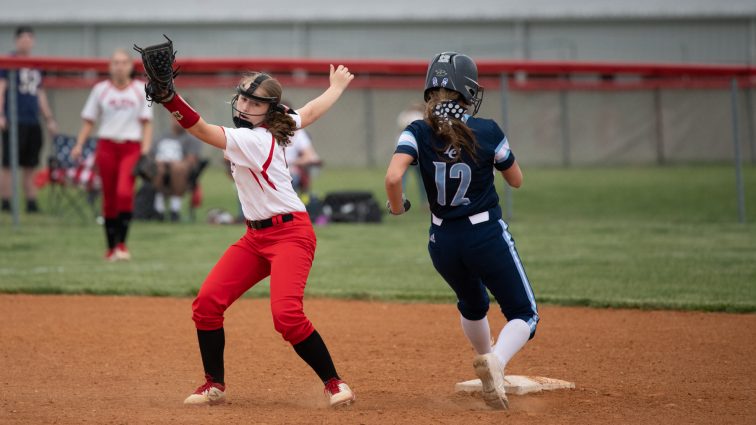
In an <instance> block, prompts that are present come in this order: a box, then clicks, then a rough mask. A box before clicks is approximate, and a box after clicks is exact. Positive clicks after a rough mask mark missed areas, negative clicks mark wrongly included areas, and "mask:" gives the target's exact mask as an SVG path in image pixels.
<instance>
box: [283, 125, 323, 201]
mask: <svg viewBox="0 0 756 425" xmlns="http://www.w3.org/2000/svg"><path fill="white" fill-rule="evenodd" d="M284 153H285V154H286V163H287V164H288V165H289V173H290V174H291V185H292V186H293V187H294V190H296V191H297V193H303V192H307V191H308V189H309V177H310V167H312V166H314V165H320V162H321V161H320V157H319V156H318V153H317V152H315V148H313V146H312V139H310V135H309V134H307V132H306V131H305V130H297V131H295V132H294V137H292V138H291V144H290V145H289V146H287V147H286V150H285V151H284Z"/></svg>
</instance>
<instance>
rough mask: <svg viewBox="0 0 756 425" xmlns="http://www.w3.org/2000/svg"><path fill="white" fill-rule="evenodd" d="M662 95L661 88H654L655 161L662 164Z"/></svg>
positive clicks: (663, 160)
mask: <svg viewBox="0 0 756 425" xmlns="http://www.w3.org/2000/svg"><path fill="white" fill-rule="evenodd" d="M663 113H664V110H663V109H662V95H661V89H660V88H658V87H657V88H655V89H654V130H655V132H656V162H657V164H659V165H664V162H665V159H664V117H663V116H662V114H663Z"/></svg>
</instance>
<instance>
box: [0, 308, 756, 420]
mask: <svg viewBox="0 0 756 425" xmlns="http://www.w3.org/2000/svg"><path fill="white" fill-rule="evenodd" d="M306 309H307V312H308V314H309V316H310V317H311V318H312V319H313V322H314V323H315V325H316V326H317V328H318V329H319V330H320V332H321V334H322V335H323V337H324V338H325V339H326V342H328V344H329V347H330V348H331V351H332V354H333V356H334V358H335V360H336V365H337V367H338V369H339V371H340V373H341V375H342V376H343V377H344V378H345V379H346V380H347V381H348V382H349V383H350V384H351V385H352V387H353V388H354V390H355V392H356V394H357V403H356V404H355V405H353V406H351V407H349V408H346V409H344V410H339V411H331V410H329V409H327V408H325V407H324V400H323V399H322V396H321V385H320V383H319V382H318V380H317V378H316V376H315V374H314V373H312V372H311V371H310V370H309V369H308V368H307V367H306V366H305V365H304V363H303V362H302V361H301V360H300V359H299V358H298V357H297V356H296V354H295V353H294V351H293V350H292V349H291V347H290V346H288V345H287V344H286V343H284V342H283V341H282V340H281V339H280V337H279V336H278V335H277V334H276V333H275V331H274V330H273V326H272V321H271V318H270V314H269V310H268V305H267V301H266V300H242V301H240V302H239V303H237V304H236V305H234V306H233V307H232V308H231V309H230V310H229V312H228V314H227V320H226V332H227V334H226V338H227V347H226V377H227V378H226V379H227V383H228V388H229V389H228V394H229V400H230V403H228V404H226V405H223V406H215V407H200V408H197V407H194V408H191V407H184V406H183V405H182V404H181V402H182V400H183V398H184V397H185V396H186V395H187V394H189V392H191V390H193V389H194V388H195V387H196V386H197V385H199V384H200V383H201V380H202V373H201V366H200V359H199V354H198V351H197V346H196V344H197V343H196V339H195V334H194V328H193V324H192V322H191V320H190V318H189V316H190V311H189V310H190V300H189V299H169V298H131V297H85V296H82V297H69V296H11V295H3V296H0V317H2V324H1V325H0V341H2V348H0V384H1V385H0V423H2V424H46V423H56V424H69V423H70V424H79V423H90V424H153V423H154V424H162V423H167V424H195V423H196V424H212V423H218V424H233V423H261V424H262V423H268V424H273V423H316V424H319V423H348V424H359V423H380V424H390V423H409V424H421V423H454V424H468V423H494V422H505V421H506V422H507V423H523V424H525V423H527V424H529V425H532V424H539V423H567V424H578V423H579V424H584V423H610V422H611V423H756V404H754V403H753V400H754V399H756V384H755V383H754V382H756V363H755V362H754V360H753V353H754V352H756V337H755V336H756V315H752V314H751V315H729V314H710V313H684V312H662V311H653V312H648V311H636V310H593V309H583V308H562V307H549V306H544V307H542V308H541V313H542V317H543V319H542V322H541V325H540V326H539V329H538V334H537V336H536V338H535V339H534V340H533V341H531V343H530V344H528V346H526V348H525V349H524V351H523V352H521V353H520V354H519V355H518V356H517V357H515V359H514V360H513V361H512V363H511V365H510V367H509V368H508V370H507V372H508V373H513V374H530V375H542V376H548V377H553V378H560V379H566V380H570V381H574V382H575V383H576V385H577V388H576V389H575V390H571V391H561V392H552V393H542V394H536V395H527V396H519V397H518V396H511V397H510V404H511V409H510V410H509V411H507V412H495V411H491V410H488V409H487V408H486V407H485V405H484V404H483V402H482V401H481V400H480V399H478V398H476V397H473V396H469V395H458V394H454V392H453V386H454V384H455V383H456V382H457V381H460V380H465V379H471V378H473V377H474V376H473V373H472V367H471V365H470V363H471V359H472V351H471V349H470V348H468V345H467V343H466V341H465V340H464V337H463V335H462V332H461V330H460V329H459V326H458V316H457V314H456V310H455V308H454V306H452V305H426V304H385V303H377V302H376V303H373V302H357V301H332V300H310V301H308V302H307V303H306ZM492 322H493V324H494V325H495V326H494V327H495V328H497V329H498V328H499V327H500V326H501V324H502V322H503V321H502V319H501V318H500V315H499V314H492ZM748 359H751V360H748Z"/></svg>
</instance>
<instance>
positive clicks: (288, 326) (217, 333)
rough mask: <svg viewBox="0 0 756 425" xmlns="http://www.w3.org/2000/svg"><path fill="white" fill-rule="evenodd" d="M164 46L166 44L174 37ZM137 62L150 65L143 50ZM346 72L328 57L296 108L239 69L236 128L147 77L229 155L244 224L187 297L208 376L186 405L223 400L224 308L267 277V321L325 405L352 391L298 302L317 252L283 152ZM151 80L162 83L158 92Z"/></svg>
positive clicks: (200, 134) (274, 85)
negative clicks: (313, 93) (320, 78)
mask: <svg viewBox="0 0 756 425" xmlns="http://www.w3.org/2000/svg"><path fill="white" fill-rule="evenodd" d="M148 49H150V48H146V49H144V51H149V50H148ZM169 50H170V52H173V47H172V44H171V45H169ZM171 56H172V54H171ZM143 61H145V62H146V63H145V68H147V69H149V63H148V61H149V59H145V54H144V53H143ZM171 62H172V59H171ZM158 65H160V64H158ZM170 74H171V72H168V75H170ZM148 75H149V71H148ZM353 78H354V76H353V75H352V74H351V73H350V72H349V70H348V69H347V68H346V67H344V66H341V65H340V66H339V67H338V68H335V69H334V67H333V65H332V66H331V68H330V87H329V88H328V89H327V90H326V91H325V92H324V93H323V94H321V95H320V96H319V97H317V98H315V99H314V100H312V101H310V102H309V103H307V104H306V105H305V106H304V107H302V108H301V109H299V110H298V111H296V112H294V111H292V110H290V109H288V108H287V107H285V106H283V105H281V104H280V103H279V102H280V100H281V93H282V88H281V85H280V83H279V82H278V81H277V80H275V79H274V78H272V77H270V76H269V75H267V74H264V73H253V74H250V75H247V76H245V77H243V78H242V80H241V82H240V83H239V86H238V87H237V94H236V96H235V97H234V98H233V100H232V102H231V105H232V111H233V121H234V124H235V126H236V127H237V128H227V127H221V126H218V125H211V124H208V123H207V122H205V121H204V120H203V119H202V118H201V117H200V116H199V114H198V113H197V112H196V111H194V110H193V109H192V108H191V107H190V106H189V105H188V104H187V103H186V102H185V101H184V100H183V99H182V98H181V96H179V95H178V94H176V93H174V92H173V87H172V86H173V84H172V82H171V83H170V85H169V86H165V87H160V86H159V80H156V79H154V78H153V79H152V81H151V82H150V83H148V86H147V87H146V91H147V94H148V97H149V98H151V99H152V100H154V101H159V102H162V104H163V106H164V107H165V108H166V109H168V110H169V111H170V112H171V113H172V114H173V116H174V117H175V118H176V119H177V120H178V122H179V124H181V126H182V127H184V128H186V129H187V130H188V131H189V132H190V133H191V134H192V135H194V136H195V137H197V138H198V139H200V140H202V141H203V142H205V143H207V144H209V145H212V146H215V147H217V148H219V149H222V150H223V152H224V154H225V156H226V158H227V159H228V160H229V161H230V162H231V170H232V174H233V178H234V182H235V183H236V188H237V192H238V194H239V200H240V202H241V205H242V210H243V212H244V216H245V218H246V223H247V227H248V228H247V232H246V234H245V235H244V236H242V238H241V239H239V241H238V242H236V243H235V244H233V245H231V247H229V248H228V250H227V251H226V252H225V253H224V254H223V256H222V257H221V259H220V260H219V261H218V263H217V264H216V265H215V267H213V269H212V271H210V274H209V275H208V276H207V278H206V279H205V282H204V283H203V284H202V287H201V288H200V291H199V294H198V295H197V298H196V299H195V300H194V302H193V304H192V309H193V315H192V318H193V320H194V322H195V325H196V327H197V337H198V339H199V347H200V354H201V357H202V363H203V366H204V369H205V378H206V382H205V384H203V385H201V386H200V387H199V388H197V390H196V391H195V392H194V393H193V394H191V395H189V397H187V398H186V400H185V403H186V404H195V405H196V404H215V403H220V402H223V401H224V400H225V397H226V394H225V391H226V386H225V378H224V366H223V350H224V345H225V335H224V330H223V313H224V311H225V310H226V309H227V308H228V307H229V306H230V305H231V304H232V303H233V302H234V301H236V299H238V298H239V297H240V296H241V295H242V294H243V293H244V292H246V291H247V290H248V289H250V288H251V287H252V286H254V285H255V284H256V283H257V282H259V281H260V280H262V279H263V278H265V277H267V276H270V307H271V312H272V315H273V324H274V326H275V329H276V330H277V331H278V332H280V333H281V335H282V336H283V338H284V339H285V340H286V341H288V342H289V343H291V344H292V346H293V347H294V350H295V351H296V353H297V354H298V355H299V356H300V357H301V358H302V359H303V360H304V361H305V362H306V363H307V364H308V365H309V366H310V367H311V368H312V369H313V370H314V371H315V373H316V374H317V375H318V376H319V377H320V379H321V380H322V381H323V383H324V385H325V389H324V392H325V394H326V396H327V398H328V400H329V403H330V405H331V406H339V405H343V404H349V403H350V402H352V401H353V400H354V394H353V393H352V391H351V389H350V388H349V386H347V384H346V383H344V382H343V381H342V380H341V379H340V378H339V375H338V374H337V373H336V368H335V366H334V364H333V361H332V360H331V356H330V354H329V352H328V348H327V347H326V345H325V343H324V342H323V339H322V338H321V337H320V335H319V334H318V332H317V331H316V330H315V328H314V326H313V325H312V323H311V322H310V321H309V319H308V318H307V317H306V316H305V314H304V310H303V303H302V301H303V296H304V290H305V285H306V283H307V276H308V274H309V272H310V268H311V266H312V261H313V256H314V254H315V244H316V241H315V233H314V231H313V228H312V224H311V223H310V219H309V216H308V215H307V212H306V210H305V206H304V204H303V203H302V201H301V200H300V199H299V197H298V196H297V194H296V192H294V189H293V188H292V185H291V175H290V174H289V170H288V167H287V164H286V160H285V155H284V149H285V147H286V145H287V144H289V142H290V138H291V137H292V136H293V134H294V131H295V130H296V129H298V128H304V127H307V126H308V125H310V124H312V123H313V122H315V121H316V120H318V119H319V118H320V117H321V116H322V115H323V114H324V113H325V112H326V111H328V109H330V108H331V106H332V105H333V104H334V103H335V102H336V101H337V100H338V98H339V97H340V96H341V94H342V93H343V91H344V90H345V89H346V88H347V86H348V85H349V83H350V82H351V81H352V79H353ZM154 81H158V83H155V82H154ZM155 87H157V88H158V89H159V90H160V91H161V92H160V94H159V99H158V98H157V97H156V96H157V95H156V93H155V92H154V90H153V89H154V88H155ZM260 354H261V355H264V353H260Z"/></svg>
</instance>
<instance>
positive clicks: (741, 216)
mask: <svg viewBox="0 0 756 425" xmlns="http://www.w3.org/2000/svg"><path fill="white" fill-rule="evenodd" d="M730 98H731V101H732V108H731V112H732V144H733V146H734V148H735V187H736V190H737V197H738V221H739V222H741V223H745V219H746V217H745V188H744V187H743V170H742V168H743V167H742V164H741V157H740V129H739V128H738V113H739V110H738V78H737V77H732V85H731V89H730Z"/></svg>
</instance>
